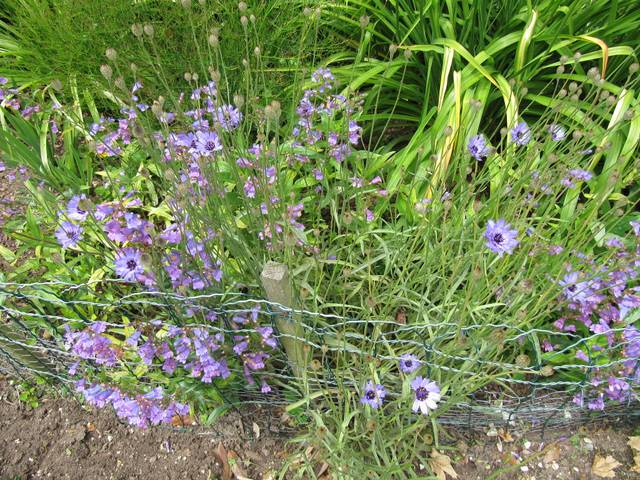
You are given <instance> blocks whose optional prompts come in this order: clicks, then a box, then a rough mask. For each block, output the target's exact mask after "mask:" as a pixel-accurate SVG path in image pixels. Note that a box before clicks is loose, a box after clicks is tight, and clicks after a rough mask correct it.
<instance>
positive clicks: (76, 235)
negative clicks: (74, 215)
mask: <svg viewBox="0 0 640 480" xmlns="http://www.w3.org/2000/svg"><path fill="white" fill-rule="evenodd" d="M82 232H83V228H82V227H81V226H80V225H76V224H75V223H71V222H66V221H65V222H62V223H61V224H60V227H58V229H57V230H56V238H57V239H58V243H60V245H61V246H62V248H71V247H77V246H78V242H80V240H82Z"/></svg>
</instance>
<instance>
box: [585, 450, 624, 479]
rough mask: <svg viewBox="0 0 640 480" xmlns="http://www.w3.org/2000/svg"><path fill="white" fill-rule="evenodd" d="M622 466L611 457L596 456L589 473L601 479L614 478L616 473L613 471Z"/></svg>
mask: <svg viewBox="0 0 640 480" xmlns="http://www.w3.org/2000/svg"><path fill="white" fill-rule="evenodd" d="M620 465H622V464H621V463H620V462H618V461H617V460H616V459H615V458H613V457H612V456H611V455H607V456H606V457H601V456H600V455H596V456H595V458H594V459H593V465H591V473H593V474H594V475H596V476H598V477H602V478H616V472H614V470H615V469H616V468H618V467H619V466H620Z"/></svg>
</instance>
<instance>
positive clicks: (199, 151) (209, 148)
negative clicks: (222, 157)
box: [191, 131, 222, 156]
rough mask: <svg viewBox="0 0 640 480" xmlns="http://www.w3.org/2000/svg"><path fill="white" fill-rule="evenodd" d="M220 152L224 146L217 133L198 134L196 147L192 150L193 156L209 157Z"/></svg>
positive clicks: (196, 135) (199, 132)
mask: <svg viewBox="0 0 640 480" xmlns="http://www.w3.org/2000/svg"><path fill="white" fill-rule="evenodd" d="M218 150H222V144H221V143H220V139H219V138H218V135H217V134H216V132H203V131H197V132H196V134H195V147H194V148H192V149H191V154H192V155H194V156H209V155H213V153H214V152H217V151H218Z"/></svg>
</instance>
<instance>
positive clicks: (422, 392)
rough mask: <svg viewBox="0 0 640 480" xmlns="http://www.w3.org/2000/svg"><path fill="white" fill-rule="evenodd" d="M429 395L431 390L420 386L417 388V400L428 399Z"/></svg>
mask: <svg viewBox="0 0 640 480" xmlns="http://www.w3.org/2000/svg"><path fill="white" fill-rule="evenodd" d="M428 396H429V392H428V391H427V389H426V388H424V387H418V388H417V389H416V399H417V400H419V401H423V400H426V399H427V397H428Z"/></svg>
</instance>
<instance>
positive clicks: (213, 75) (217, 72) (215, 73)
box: [209, 68, 222, 83]
mask: <svg viewBox="0 0 640 480" xmlns="http://www.w3.org/2000/svg"><path fill="white" fill-rule="evenodd" d="M209 74H210V75H211V80H213V81H214V82H216V83H218V82H219V81H220V78H222V77H221V76H220V70H216V69H215V68H211V69H210V70H209Z"/></svg>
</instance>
